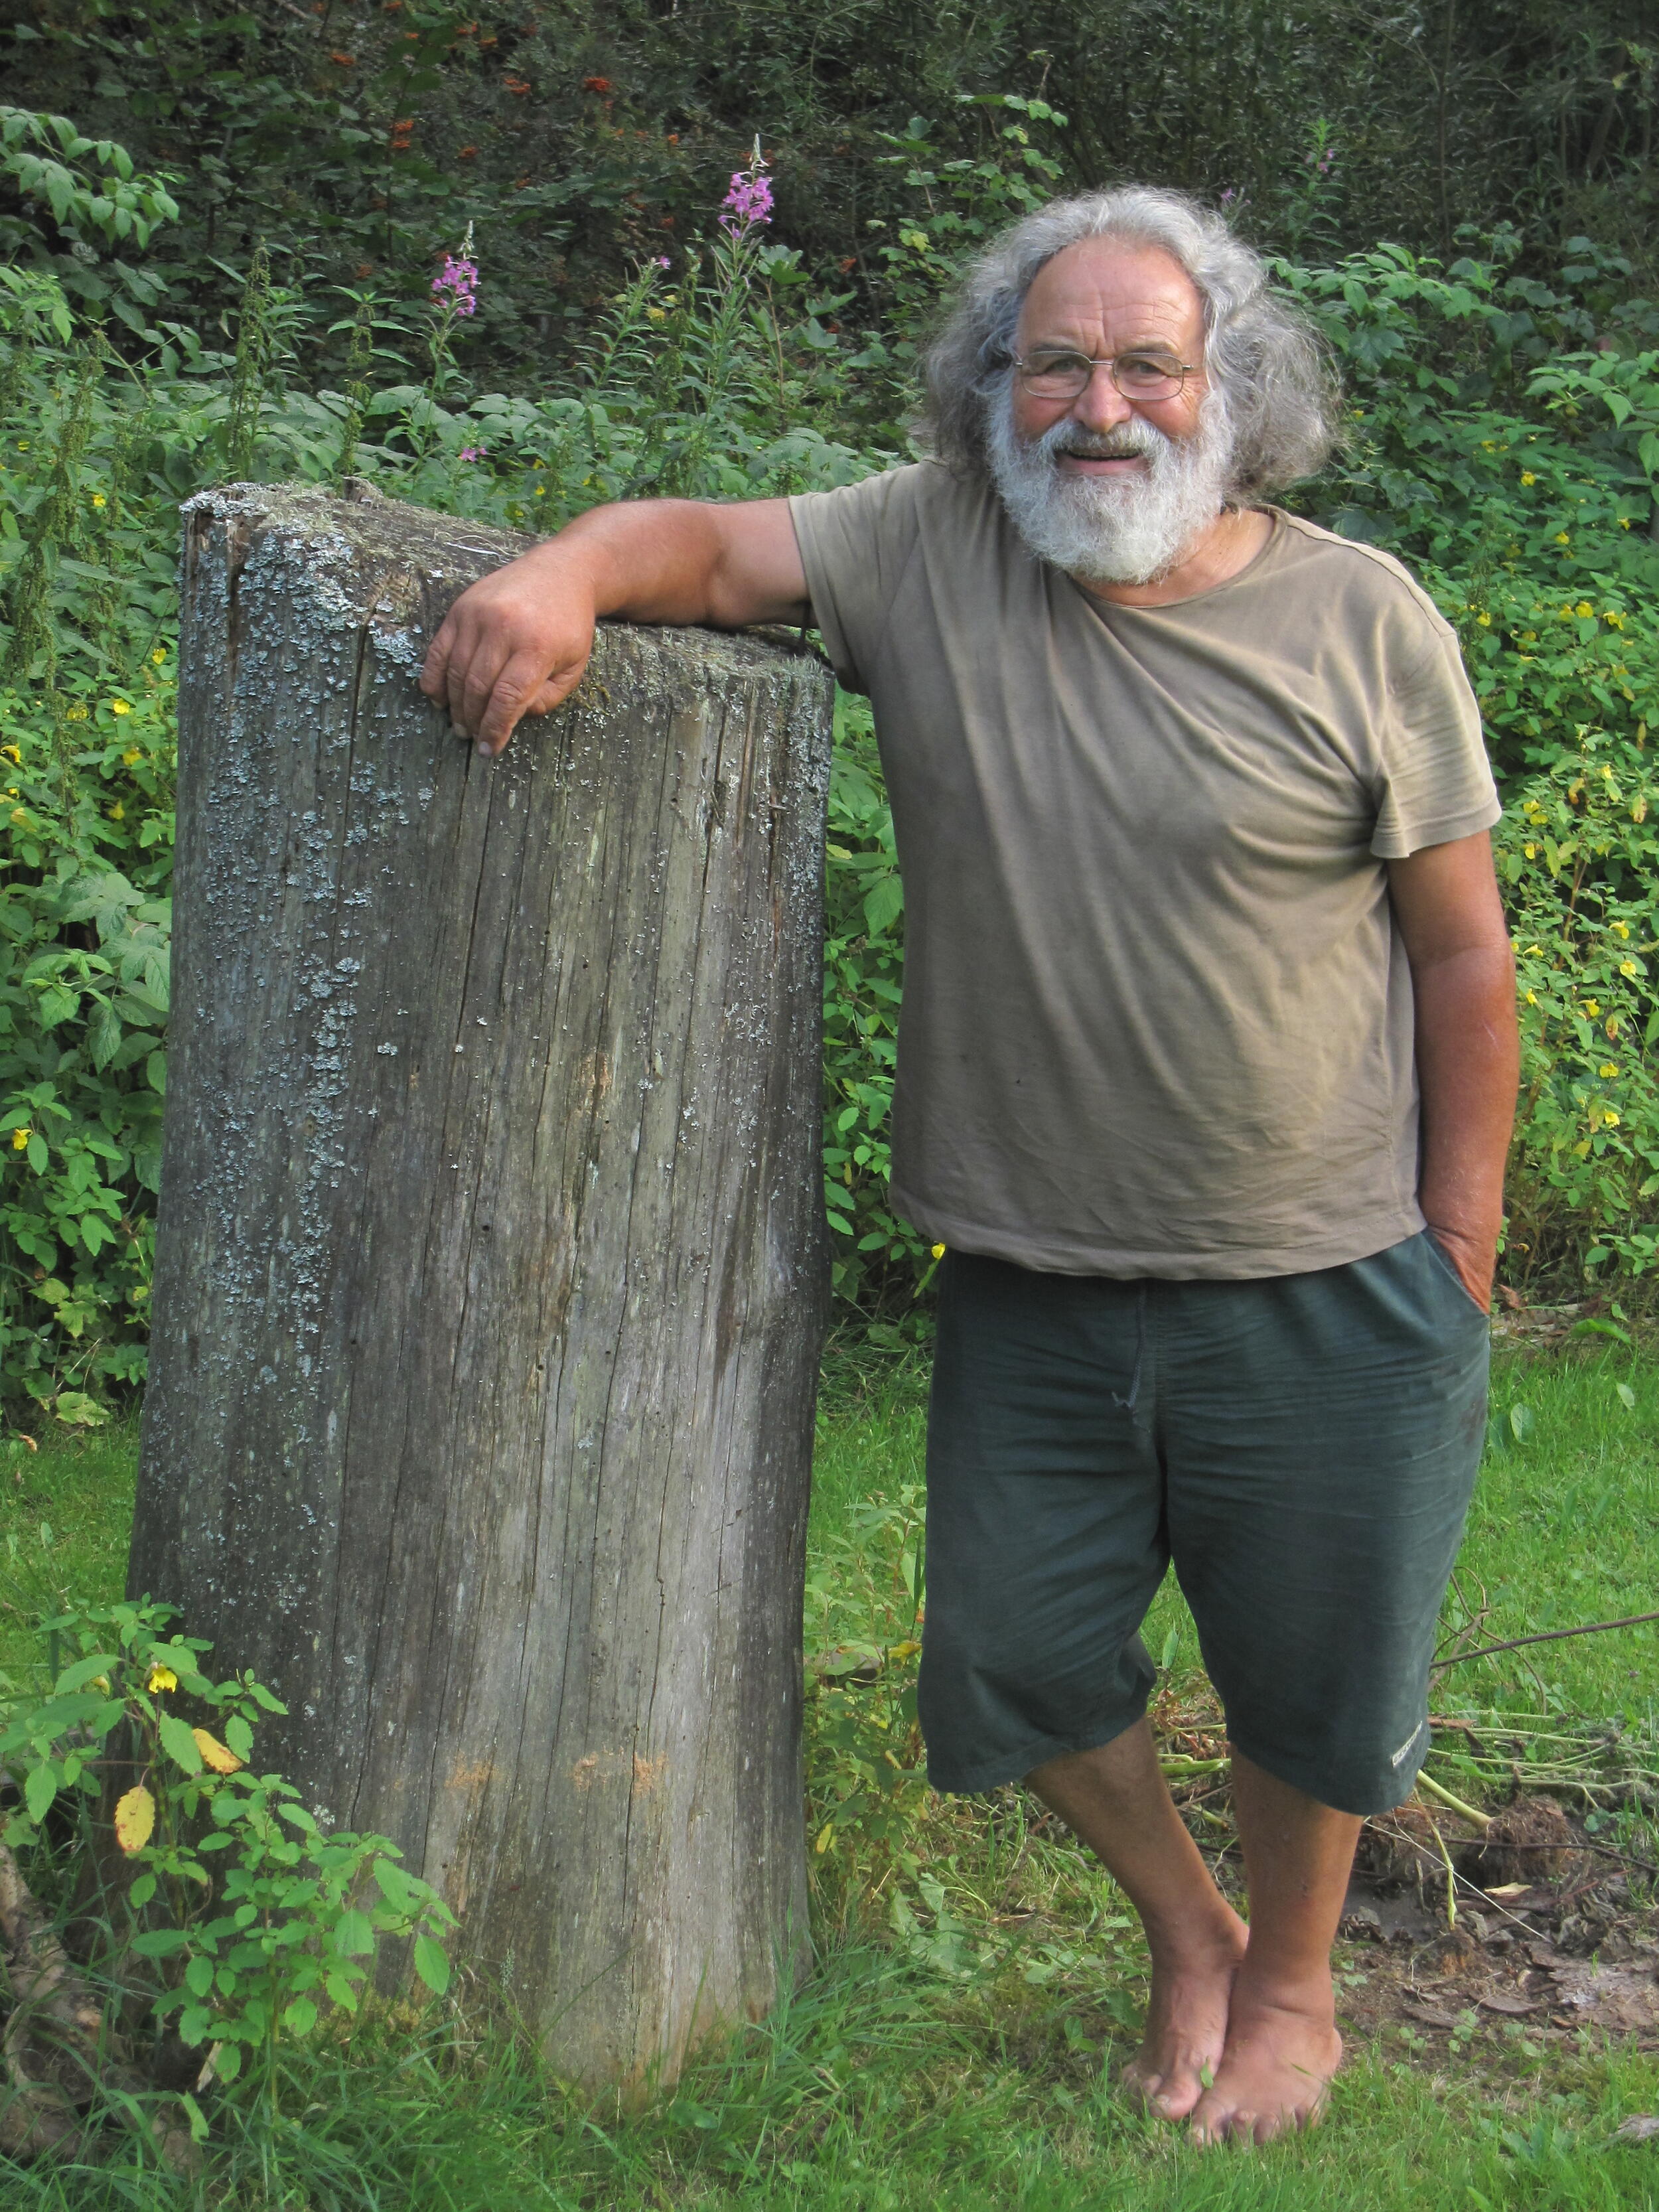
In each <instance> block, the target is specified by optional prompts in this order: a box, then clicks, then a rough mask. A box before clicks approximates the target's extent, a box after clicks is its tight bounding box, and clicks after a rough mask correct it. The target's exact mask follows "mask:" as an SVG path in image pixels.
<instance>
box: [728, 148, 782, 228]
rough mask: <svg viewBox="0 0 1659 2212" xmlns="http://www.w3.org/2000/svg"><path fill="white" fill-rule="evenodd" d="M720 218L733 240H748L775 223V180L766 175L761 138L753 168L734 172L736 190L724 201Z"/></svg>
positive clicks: (729, 193) (730, 192)
mask: <svg viewBox="0 0 1659 2212" xmlns="http://www.w3.org/2000/svg"><path fill="white" fill-rule="evenodd" d="M771 220H772V180H771V179H770V178H769V176H768V175H767V173H766V161H765V157H764V155H763V154H762V152H761V149H760V141H759V140H758V139H757V140H756V142H755V152H754V157H753V159H752V160H751V161H750V164H749V167H747V168H746V169H738V170H735V171H734V172H733V173H732V189H731V190H730V191H728V192H727V193H726V197H725V198H724V199H723V200H722V201H721V202H720V228H721V229H722V230H724V231H726V232H727V233H728V234H730V235H731V236H732V238H744V237H746V236H747V235H748V234H749V233H750V231H751V230H755V229H757V228H759V227H760V225H761V224H762V223H764V222H771Z"/></svg>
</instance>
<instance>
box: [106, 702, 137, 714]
mask: <svg viewBox="0 0 1659 2212" xmlns="http://www.w3.org/2000/svg"><path fill="white" fill-rule="evenodd" d="M109 710H110V712H111V714H131V712H132V705H131V701H130V700H126V699H112V700H111V701H110V702H109Z"/></svg>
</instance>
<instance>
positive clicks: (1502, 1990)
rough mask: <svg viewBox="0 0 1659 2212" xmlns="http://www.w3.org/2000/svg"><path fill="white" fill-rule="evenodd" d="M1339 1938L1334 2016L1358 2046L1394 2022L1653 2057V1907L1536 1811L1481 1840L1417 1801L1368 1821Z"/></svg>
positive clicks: (1527, 1803) (1658, 2030) (1465, 2038)
mask: <svg viewBox="0 0 1659 2212" xmlns="http://www.w3.org/2000/svg"><path fill="white" fill-rule="evenodd" d="M1436 1828H1437V1829H1438V1831H1439V1836H1440V1838H1442V1839H1443V1840H1444V1842H1445V1844H1446V1846H1447V1849H1446V1851H1445V1853H1444V1854H1442V1853H1441V1852H1440V1851H1439V1850H1437V1849H1434V1848H1433V1845H1432V1844H1431V1840H1430V1839H1429V1838H1428V1837H1427V1836H1425V1829H1426V1830H1430V1831H1432V1830H1434V1829H1436ZM1448 1830H1451V1831H1453V1832H1451V1833H1449V1832H1448ZM1448 1857H1449V1858H1450V1860H1451V1862H1452V1866H1453V1885H1452V1899H1451V1904H1452V1911H1451V1912H1450V1913H1449V1911H1448V1899H1447V1887H1448V1883H1447V1871H1446V1859H1447V1858H1448ZM1521 1867H1529V1868H1532V1869H1534V1870H1535V1871H1536V1872H1541V1873H1542V1874H1544V1875H1545V1878H1544V1879H1542V1880H1539V1879H1531V1880H1528V1879H1521V1878H1517V1874H1516V1869H1518V1868H1521ZM1466 1869H1467V1871H1466ZM1340 1932H1341V1937H1342V1942H1341V1945H1340V1959H1339V1973H1340V1990H1341V1992H1342V1994H1341V2001H1340V2011H1341V2014H1342V2015H1343V2017H1344V2019H1345V2020H1346V2023H1347V2025H1348V2026H1349V2027H1351V2028H1352V2029H1353V2030H1355V2031H1356V2032H1358V2033H1360V2034H1364V2035H1374V2034H1376V2033H1378V2032H1379V2031H1381V2030H1383V2029H1386V2028H1387V2027H1389V2024H1390V2023H1392V2022H1401V2023H1405V2024H1407V2025H1408V2026H1409V2027H1410V2028H1411V2029H1412V2030H1413V2031H1414V2032H1415V2033H1416V2034H1417V2035H1419V2037H1420V2036H1423V2035H1425V2034H1426V2035H1428V2036H1430V2037H1434V2036H1444V2037H1446V2038H1448V2039H1451V2040H1453V2041H1455V2043H1457V2044H1459V2045H1468V2044H1469V2043H1470V2042H1471V2041H1472V2040H1474V2039H1475V2038H1476V2037H1477V2036H1479V2035H1480V2033H1482V2032H1483V2031H1486V2032H1490V2031H1492V2030H1497V2031H1498V2033H1500V2034H1502V2033H1504V2031H1505V2030H1507V2031H1508V2033H1509V2034H1510V2036H1511V2037H1512V2036H1514V2035H1515V2034H1516V2033H1517V2032H1519V2033H1524V2034H1525V2035H1526V2036H1527V2037H1528V2039H1534V2040H1539V2041H1545V2042H1548V2041H1552V2040H1554V2041H1565V2040H1576V2039H1577V2035H1578V2033H1579V2032H1580V2031H1581V2030H1582V2029H1585V2028H1591V2029H1595V2030H1598V2031H1600V2032H1601V2033H1606V2034H1608V2035H1614V2036H1618V2037H1620V2038H1628V2039H1632V2041H1633V2042H1634V2043H1635V2044H1636V2046H1637V2047H1638V2049H1641V2050H1659V1908H1656V1907H1655V1906H1653V1905H1650V1904H1648V1903H1646V1902H1645V1901H1638V1900H1637V1899H1632V1894H1631V1891H1630V1887H1629V1884H1628V1882H1627V1881H1626V1877H1625V1875H1624V1874H1623V1872H1622V1871H1621V1869H1620V1867H1619V1865H1618V1863H1617V1862H1616V1861H1614V1860H1612V1859H1609V1858H1607V1857H1601V1856H1600V1855H1598V1854H1597V1853H1596V1852H1595V1850H1593V1849H1591V1848H1590V1846H1589V1839H1588V1838H1585V1837H1584V1836H1583V1833H1582V1832H1581V1831H1580V1829H1579V1828H1578V1826H1577V1823H1576V1822H1575V1821H1574V1820H1572V1819H1571V1816H1570V1815H1569V1814H1565V1812H1564V1811H1563V1810H1562V1808H1560V1807H1559V1805H1557V1804H1555V1803H1554V1802H1553V1801H1551V1800H1549V1799H1547V1798H1522V1799H1521V1800H1519V1801H1518V1802H1516V1804H1515V1805H1513V1806H1511V1807H1509V1808H1506V1810H1505V1811H1504V1812H1503V1813H1501V1814H1498V1816H1497V1818H1496V1819H1494V1820H1493V1821H1492V1826H1491V1827H1490V1828H1489V1829H1488V1830H1487V1831H1486V1834H1485V1835H1484V1837H1483V1836H1480V1835H1474V1834H1470V1833H1469V1832H1468V1827H1467V1824H1462V1826H1461V1827H1460V1824H1458V1823H1457V1822H1456V1821H1455V1817H1453V1816H1448V1815H1444V1814H1441V1813H1439V1812H1436V1813H1434V1814H1429V1813H1428V1812H1426V1810H1425V1808H1419V1807H1417V1806H1415V1805H1407V1806H1402V1807H1401V1808H1400V1810H1399V1812H1398V1813H1395V1814H1390V1815H1389V1816H1388V1818H1387V1820H1385V1821H1378V1822H1370V1823H1368V1824H1367V1827H1366V1831H1365V1834H1364V1842H1363V1844H1362V1851H1361V1854H1360V1858H1359V1861H1358V1863H1357V1864H1356V1868H1355V1874H1354V1880H1353V1882H1352V1886H1351V1887H1350V1889H1349V1893H1348V1898H1347V1905H1346V1911H1345V1912H1344V1915H1343V1920H1342V1926H1341V1931H1340Z"/></svg>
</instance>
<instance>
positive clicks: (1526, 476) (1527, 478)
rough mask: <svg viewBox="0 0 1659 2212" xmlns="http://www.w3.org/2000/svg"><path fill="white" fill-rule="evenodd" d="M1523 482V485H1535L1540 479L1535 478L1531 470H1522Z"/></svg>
mask: <svg viewBox="0 0 1659 2212" xmlns="http://www.w3.org/2000/svg"><path fill="white" fill-rule="evenodd" d="M1521 481H1522V483H1523V484H1535V483H1537V481H1538V479H1537V477H1535V476H1534V474H1533V472H1532V471H1531V470H1530V469H1522V471H1521Z"/></svg>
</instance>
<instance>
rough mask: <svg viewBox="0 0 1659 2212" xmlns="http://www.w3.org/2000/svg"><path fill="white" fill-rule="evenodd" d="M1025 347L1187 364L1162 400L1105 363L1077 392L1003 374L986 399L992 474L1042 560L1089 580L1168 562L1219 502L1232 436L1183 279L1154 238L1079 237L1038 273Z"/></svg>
mask: <svg viewBox="0 0 1659 2212" xmlns="http://www.w3.org/2000/svg"><path fill="white" fill-rule="evenodd" d="M1015 347H1016V350H1017V351H1018V353H1019V354H1020V356H1022V357H1023V358H1030V356H1031V355H1032V354H1033V353H1042V352H1068V353H1079V354H1084V355H1086V356H1090V357H1091V358H1093V359H1096V360H1099V361H1104V360H1105V359H1107V358H1109V357H1113V356H1118V355H1121V354H1133V353H1137V352H1146V353H1152V354H1162V355H1168V356H1173V357H1174V358H1175V359H1176V360H1177V361H1180V362H1191V363H1193V364H1194V368H1193V373H1192V374H1191V375H1189V376H1188V377H1187V378H1186V380H1185V381H1184V383H1183V384H1182V387H1181V389H1180V390H1179V391H1178V392H1173V393H1171V394H1170V397H1169V398H1164V399H1144V398H1134V399H1130V398H1125V397H1124V395H1123V394H1122V393H1121V392H1120V391H1119V390H1118V388H1117V386H1116V385H1115V383H1114V382H1113V381H1112V379H1111V376H1110V374H1109V372H1108V371H1107V369H1106V368H1103V367H1102V368H1097V370H1096V371H1095V374H1094V376H1093V377H1092V379H1091V381H1090V383H1089V384H1088V386H1086V387H1085V390H1084V391H1083V392H1080V393H1079V395H1078V397H1077V398H1075V399H1042V398H1037V397H1036V396H1035V395H1034V394H1033V393H1031V392H1028V391H1027V390H1026V389H1025V387H1024V385H1023V383H1022V382H1021V381H1020V380H1019V378H1018V376H1016V375H1013V374H1011V375H1010V378H1009V381H1008V387H1007V390H1006V394H1004V395H1002V396H1000V397H999V398H993V399H992V400H991V401H990V402H989V403H988V412H987V422H986V430H987V447H988V451H989V458H990V463H991V472H992V476H993V477H994V481H995V483H996V487H997V489H998V491H999V493H1000V495H1001V498H1002V501H1003V504H1004V506H1005V507H1006V509H1007V511H1008V513H1009V515H1010V517H1011V519H1012V521H1013V523H1014V526H1015V527H1016V528H1017V529H1018V532H1019V533H1020V535H1021V537H1022V538H1024V540H1025V543H1026V544H1027V545H1028V546H1029V547H1030V550H1031V551H1032V552H1033V553H1035V554H1036V556H1037V557H1038V559H1039V560H1042V561H1047V562H1051V563H1052V564H1053V565H1054V567H1056V568H1064V569H1066V570H1067V571H1068V572H1069V573H1070V574H1073V575H1074V576H1077V577H1079V579H1081V580H1083V581H1085V582H1087V583H1115V584H1145V583H1150V582H1151V581H1152V580H1153V579H1154V578H1156V577H1158V576H1162V575H1164V574H1167V573H1168V572H1169V571H1170V569H1171V568H1175V567H1176V565H1177V564H1178V563H1179V562H1181V561H1182V559H1183V558H1184V557H1185V556H1187V554H1188V552H1190V551H1191V550H1192V549H1193V547H1194V545H1195V544H1197V543H1198V542H1199V541H1200V539H1201V538H1203V537H1204V535H1205V534H1206V532H1207V531H1208V530H1209V529H1210V528H1211V527H1212V526H1213V524H1214V523H1215V520H1216V519H1217V517H1218V515H1219V514H1220V513H1221V511H1222V508H1223V507H1224V505H1225V496H1226V483H1227V471H1228V466H1229V463H1230V460H1231V434H1230V432H1229V430H1228V426H1227V422H1226V416H1225V408H1224V407H1223V406H1222V404H1221V401H1220V398H1219V395H1218V394H1214V393H1212V391H1211V389H1210V386H1209V383H1208V380H1207V379H1206V376H1205V374H1204V371H1203V368H1202V367H1201V365H1200V364H1201V362H1202V360H1203V352H1204V320H1203V308H1202V305H1201V303H1200V299H1199V295H1198V290H1197V288H1196V287H1195V286H1194V283H1193V281H1192V279H1191V278H1190V277H1189V276H1188V275H1187V273H1186V271H1185V270H1183V269H1182V267H1181V265H1180V264H1179V263H1178V262H1176V261H1175V260H1174V259H1172V258H1171V257H1170V255H1169V254H1167V253H1164V252H1161V251H1160V250H1158V248H1156V247H1149V246H1130V245H1125V244H1124V243H1122V242H1121V240H1113V239H1085V240H1083V241H1081V242H1080V243H1079V244H1078V245H1076V246H1067V247H1066V250H1065V252H1062V253H1057V254H1056V255H1055V256H1054V259H1053V260H1052V261H1050V262H1048V264H1046V265H1045V266H1044V267H1043V268H1042V270H1040V271H1039V272H1038V274H1037V276H1036V280H1035V282H1034V283H1033V284H1032V286H1031V289H1030V292H1029V293H1028V294H1027V295H1026V297H1025V302H1024V307H1023V308H1022V310H1021V313H1020V319H1019V324H1018V331H1017V332H1016V336H1015Z"/></svg>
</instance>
